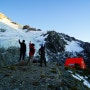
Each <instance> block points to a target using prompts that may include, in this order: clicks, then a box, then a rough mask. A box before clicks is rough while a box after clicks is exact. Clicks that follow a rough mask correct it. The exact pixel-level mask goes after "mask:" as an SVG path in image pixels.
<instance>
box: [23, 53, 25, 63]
mask: <svg viewBox="0 0 90 90" xmlns="http://www.w3.org/2000/svg"><path fill="white" fill-rule="evenodd" d="M24 59H25V52H23V61H24Z"/></svg>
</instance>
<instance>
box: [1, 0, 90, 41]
mask: <svg viewBox="0 0 90 90" xmlns="http://www.w3.org/2000/svg"><path fill="white" fill-rule="evenodd" d="M0 12H2V13H4V14H5V15H6V16H7V17H9V18H10V19H11V20H13V21H15V22H18V23H20V24H22V25H30V26H31V27H35V28H38V29H42V30H55V31H57V32H60V33H65V34H68V35H69V36H72V37H75V38H76V39H79V40H83V41H85V42H90V39H89V36H90V0H1V1H0Z"/></svg>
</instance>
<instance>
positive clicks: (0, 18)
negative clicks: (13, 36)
mask: <svg viewBox="0 0 90 90" xmlns="http://www.w3.org/2000/svg"><path fill="white" fill-rule="evenodd" d="M0 22H2V23H4V24H6V25H9V26H10V27H12V28H14V29H16V30H17V29H19V28H23V26H22V25H20V24H18V23H16V22H13V21H12V20H11V19H9V18H8V17H7V16H5V15H4V14H3V13H0Z"/></svg>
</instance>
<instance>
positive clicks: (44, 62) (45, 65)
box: [44, 57, 46, 66]
mask: <svg viewBox="0 0 90 90" xmlns="http://www.w3.org/2000/svg"><path fill="white" fill-rule="evenodd" d="M44 64H45V66H46V58H45V57H44Z"/></svg>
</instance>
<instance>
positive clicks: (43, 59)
mask: <svg viewBox="0 0 90 90" xmlns="http://www.w3.org/2000/svg"><path fill="white" fill-rule="evenodd" d="M43 62H44V65H45V66H46V58H45V57H41V58H40V66H42V63H43Z"/></svg>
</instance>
